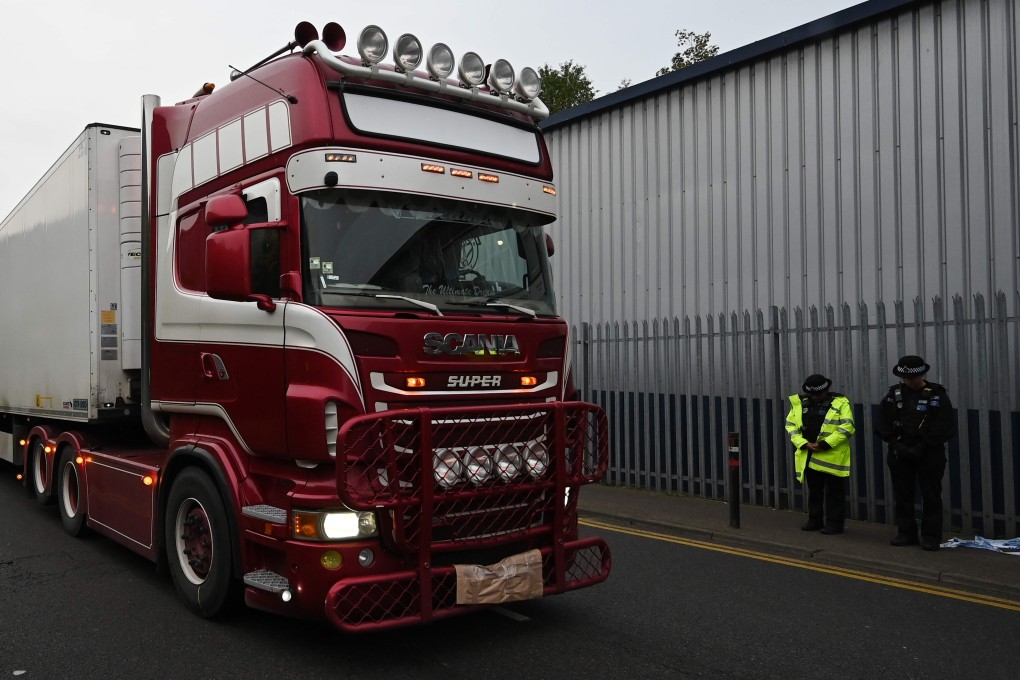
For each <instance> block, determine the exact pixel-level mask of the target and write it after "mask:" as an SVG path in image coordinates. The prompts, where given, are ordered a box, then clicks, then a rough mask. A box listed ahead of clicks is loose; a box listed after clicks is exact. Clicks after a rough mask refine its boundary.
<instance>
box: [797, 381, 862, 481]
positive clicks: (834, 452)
mask: <svg viewBox="0 0 1020 680" xmlns="http://www.w3.org/2000/svg"><path fill="white" fill-rule="evenodd" d="M804 408H805V407H804V404H803V402H802V400H801V396H800V395H799V394H793V395H790V412H789V413H788V414H787V416H786V431H787V432H789V433H790V441H792V442H793V446H794V448H795V449H796V451H795V452H794V462H795V464H796V469H797V481H798V482H801V483H803V481H804V468H805V467H810V468H811V469H812V470H818V471H820V472H827V473H829V474H830V475H836V476H837V477H849V476H850V437H852V436H853V434H854V432H855V431H856V428H854V411H853V408H851V406H850V400H849V399H847V398H846V397H844V396H843V395H842V394H836V395H833V397H832V405H831V406H830V407H829V412H828V413H826V414H825V421H824V422H823V423H822V429H821V431H820V432H819V434H818V440H817V441H818V442H825V443H826V444H828V445H829V446H830V447H831V448H830V449H829V450H827V451H814V452H812V451H808V449H807V448H805V447H807V445H808V444H809V443H810V442H808V440H807V439H805V438H804V434H803V427H804ZM809 453H810V454H811V456H810V462H809V456H808V454H809Z"/></svg>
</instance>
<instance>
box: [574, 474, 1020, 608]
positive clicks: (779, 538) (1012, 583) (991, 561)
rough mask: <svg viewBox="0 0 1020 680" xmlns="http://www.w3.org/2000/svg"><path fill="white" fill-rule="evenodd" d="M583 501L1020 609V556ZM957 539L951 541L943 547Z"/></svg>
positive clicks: (661, 525)
mask: <svg viewBox="0 0 1020 680" xmlns="http://www.w3.org/2000/svg"><path fill="white" fill-rule="evenodd" d="M578 502H579V509H580V515H581V519H582V520H584V519H590V520H596V521H602V522H604V523H607V524H614V525H617V526H622V527H625V528H636V529H645V530H650V531H659V532H662V533H668V534H670V535H675V536H680V537H685V538H690V539H694V540H698V541H703V542H707V543H715V544H719V545H722V546H731V547H741V548H745V549H750V550H756V551H760V552H767V553H770V554H779V555H783V556H786V557H793V558H797V559H800V560H804V561H808V562H817V563H818V564H820V565H828V566H836V567H843V568H848V569H854V570H859V571H866V572H869V573H874V574H879V575H882V576H885V577H893V578H901V579H905V580H910V581H920V582H923V583H928V584H937V585H940V586H942V587H945V588H951V589H961V590H969V591H977V592H980V593H983V594H986V595H991V596H995V597H1000V598H1005V599H1008V600H1011V601H1012V602H1011V603H1010V604H1014V605H1018V606H1020V555H1009V554H1005V553H1000V552H993V551H990V550H982V549H978V548H963V547H957V548H942V549H941V550H938V551H935V552H931V551H925V550H922V549H921V548H920V546H916V545H914V546H904V547H894V546H891V545H889V539H891V538H892V537H893V536H894V535H895V533H896V530H895V527H892V526H889V525H885V524H876V523H872V522H861V521H856V520H847V522H846V531H845V533H843V534H837V535H831V536H826V535H822V534H821V533H819V532H817V531H801V529H800V526H801V524H803V523H804V522H805V520H806V519H807V515H806V514H805V513H803V512H797V511H791V510H774V509H772V508H766V507H760V506H753V505H744V504H741V505H740V506H739V528H732V527H731V526H730V508H729V504H728V503H726V502H724V501H719V500H709V499H705V498H701V497H697V496H683V495H676V494H668V493H661V492H656V491H645V490H639V489H633V488H628V487H621V486H610V485H607V484H591V485H588V486H585V487H583V488H582V489H581V492H580V496H579V498H578ZM953 537H954V535H951V534H950V535H946V536H944V537H943V540H944V541H946V540H949V539H950V538H953ZM956 537H957V538H961V539H966V540H973V538H974V536H973V535H970V536H967V535H957V536H956Z"/></svg>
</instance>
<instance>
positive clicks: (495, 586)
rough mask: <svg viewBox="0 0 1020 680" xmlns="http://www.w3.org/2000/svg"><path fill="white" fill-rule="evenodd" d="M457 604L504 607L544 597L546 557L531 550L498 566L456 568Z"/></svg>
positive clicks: (465, 565)
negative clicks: (543, 562) (543, 568)
mask: <svg viewBox="0 0 1020 680" xmlns="http://www.w3.org/2000/svg"><path fill="white" fill-rule="evenodd" d="M453 566H454V568H456V570H457V604H500V603H502V602H517V601H519V600H532V599H535V598H537V597H542V587H543V583H542V553H541V551H539V550H529V551H528V552H525V553H520V554H517V555H511V556H510V557H507V558H506V559H504V560H501V561H500V562H498V563H496V564H490V565H489V566H482V565H480V564H455V565H453Z"/></svg>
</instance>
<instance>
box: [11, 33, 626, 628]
mask: <svg viewBox="0 0 1020 680" xmlns="http://www.w3.org/2000/svg"><path fill="white" fill-rule="evenodd" d="M294 37H295V40H294V41H293V42H290V43H289V44H288V45H287V46H286V47H285V48H283V49H282V50H280V51H278V52H277V53H276V54H274V55H271V56H270V57H269V58H267V59H265V60H263V61H262V62H260V63H259V64H256V65H255V66H253V67H252V68H250V69H248V70H247V71H244V72H238V71H234V72H233V73H232V74H231V82H230V83H229V84H228V85H227V86H226V87H223V88H220V89H216V90H215V91H213V90H214V88H213V87H212V86H210V85H207V86H205V87H203V89H202V90H200V91H199V93H197V94H196V95H195V96H194V97H193V98H191V99H188V100H187V101H183V102H181V103H179V104H175V105H173V106H161V105H160V101H159V99H158V98H157V97H155V96H152V95H146V96H144V97H143V98H142V125H141V129H140V130H135V129H127V128H121V127H117V126H113V125H101V124H93V125H89V126H87V127H86V128H85V130H84V132H83V133H82V134H81V136H80V137H79V138H78V139H77V140H76V141H75V142H74V143H73V144H72V145H71V146H70V148H69V149H68V150H67V151H66V152H65V153H64V154H63V155H62V156H61V157H60V159H59V160H58V161H57V162H56V163H55V164H54V165H53V166H52V168H51V169H50V170H49V172H48V173H47V174H46V175H45V176H44V177H43V178H42V179H41V180H40V181H39V182H38V183H37V184H36V186H35V187H34V188H33V189H32V191H31V192H29V194H28V195H27V196H26V197H25V198H24V199H23V200H22V201H21V202H20V203H19V204H18V206H17V207H16V208H15V210H14V212H13V213H12V214H11V215H10V216H9V217H8V218H6V219H5V220H4V221H3V223H2V224H0V291H2V294H0V315H2V318H3V319H5V321H4V323H3V324H2V325H0V458H3V459H5V460H8V461H10V462H12V463H14V464H15V465H16V466H18V465H20V466H21V470H22V473H23V479H24V483H25V485H26V487H27V489H28V490H29V492H30V494H32V495H34V496H35V498H36V499H37V500H38V501H39V502H41V503H44V504H46V503H55V504H56V506H57V508H58V512H59V515H60V518H61V520H62V522H63V525H64V527H65V528H66V530H67V532H68V533H70V534H71V535H78V534H80V533H81V532H83V531H86V530H91V531H94V532H97V533H99V534H102V535H105V536H107V537H109V538H112V539H113V540H115V541H117V542H119V543H121V544H123V545H125V546H127V547H128V548H130V549H131V550H134V551H135V552H137V553H139V554H141V555H144V556H146V557H147V558H149V559H151V560H153V561H155V562H162V561H163V560H165V563H166V565H167V566H168V569H169V571H170V573H171V575H172V578H173V581H174V583H175V586H176V588H177V590H178V592H179V594H180V596H181V597H182V599H183V600H184V602H185V603H186V604H187V605H188V606H189V607H190V608H191V609H193V610H194V611H196V612H197V613H199V614H201V615H203V616H214V615H216V614H218V613H220V612H221V611H223V610H224V609H225V608H226V607H228V606H229V605H230V604H231V603H232V602H236V601H240V600H241V598H242V597H243V600H244V601H245V602H246V603H247V604H248V605H249V606H252V607H257V608H260V609H265V610H269V611H273V612H278V613H281V614H286V615H292V616H299V617H306V618H320V619H321V618H325V619H327V620H328V621H330V622H331V623H332V624H333V625H334V626H336V627H337V628H339V629H340V630H343V631H364V630H372V629H379V628H386V627H392V626H398V625H406V624H411V623H419V622H427V621H430V620H434V619H438V618H442V617H446V616H449V615H453V614H457V613H461V612H465V611H471V610H472V609H474V608H476V607H478V606H485V605H486V604H488V603H497V602H506V601H513V600H519V599H526V598H531V597H538V596H542V595H551V594H555V593H561V592H565V591H569V590H572V589H576V588H582V587H586V586H590V585H593V584H596V583H599V582H601V581H603V580H605V579H606V577H607V576H608V574H609V571H610V553H609V549H608V547H607V545H606V543H605V542H604V541H603V540H601V539H599V538H581V537H580V536H579V532H578V518H577V498H578V490H579V488H580V487H581V486H582V485H584V484H587V483H591V482H595V481H597V480H598V479H600V477H601V476H602V474H603V472H604V470H605V466H606V460H607V450H606V448H607V432H606V428H607V424H606V418H605V415H604V413H603V412H602V411H601V410H600V409H599V408H598V407H597V406H595V405H592V404H588V403H583V402H579V401H577V400H576V390H575V388H574V385H573V382H572V379H571V364H570V340H569V337H568V329H567V326H566V324H565V323H564V321H563V319H561V318H559V317H558V316H557V315H556V309H555V304H554V294H553V288H552V279H551V275H550V269H549V260H548V256H549V254H551V251H552V241H551V240H549V238H548V236H547V235H546V234H545V231H544V225H546V224H548V223H550V222H551V221H552V220H553V219H554V217H555V206H556V198H555V196H556V190H555V188H554V185H553V183H552V179H553V173H552V168H551V164H550V159H549V154H548V151H547V149H546V146H545V143H544V141H543V139H542V135H541V133H540V132H539V130H538V128H537V126H536V121H537V120H539V119H541V118H542V117H544V116H545V115H547V113H548V112H547V110H546V108H545V107H544V105H543V104H542V102H541V100H540V99H539V98H538V95H539V88H540V83H539V79H538V76H537V74H536V73H535V71H534V70H532V69H524V70H523V71H522V72H521V73H520V77H519V78H515V73H514V70H513V67H512V66H511V65H510V64H509V63H507V62H506V61H504V60H498V61H496V62H493V63H492V64H491V65H486V64H485V63H484V61H483V60H482V59H481V58H480V57H479V56H478V55H477V54H475V53H473V52H468V53H466V54H465V55H463V57H462V58H461V59H460V60H459V62H458V61H457V60H455V59H454V56H453V54H452V53H451V51H450V50H449V48H448V47H447V46H446V45H444V44H442V43H438V44H436V45H434V46H433V47H432V48H431V49H429V50H427V51H426V50H425V49H423V47H422V45H421V43H420V42H419V41H418V40H417V38H415V37H414V36H412V35H409V34H405V35H402V36H401V37H400V38H399V39H397V40H396V41H395V43H394V45H393V48H392V51H391V50H390V46H389V40H388V39H387V37H386V35H385V33H384V32H383V31H382V30H381V29H380V28H378V27H376V26H369V27H367V28H366V29H365V30H364V31H362V32H361V34H360V36H359V38H358V45H357V47H358V56H356V57H353V56H345V55H343V54H341V53H340V52H341V50H342V49H343V47H344V44H345V43H346V35H345V32H344V30H343V29H342V28H341V27H340V26H339V25H338V24H335V23H330V24H328V25H327V26H326V27H324V29H323V33H322V37H321V38H320V37H319V32H318V31H317V30H316V29H315V28H314V27H313V26H311V25H310V24H308V23H306V22H302V23H301V24H300V25H299V26H298V27H297V29H296V30H295V36H294ZM390 56H392V63H388V61H387V59H388V58H389V57H390ZM423 57H424V59H425V62H426V63H425V68H424V69H422V68H420V63H421V62H422V60H423ZM384 62H385V63H384ZM455 67H456V69H457V74H456V76H455V75H454V73H453V71H454V69H455Z"/></svg>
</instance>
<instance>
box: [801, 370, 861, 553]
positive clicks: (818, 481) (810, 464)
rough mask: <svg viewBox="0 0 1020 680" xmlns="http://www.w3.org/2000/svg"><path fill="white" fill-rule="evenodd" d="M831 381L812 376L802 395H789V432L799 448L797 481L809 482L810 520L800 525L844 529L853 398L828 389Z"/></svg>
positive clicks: (813, 528) (824, 529) (837, 531)
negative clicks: (850, 398)
mask: <svg viewBox="0 0 1020 680" xmlns="http://www.w3.org/2000/svg"><path fill="white" fill-rule="evenodd" d="M831 386H832V381H831V380H829V379H828V378H826V377H825V376H824V375H819V374H817V373H816V374H814V375H811V376H808V378H807V380H805V381H804V384H803V385H801V390H802V391H803V392H804V395H803V396H801V395H799V394H794V395H792V396H791V397H790V412H789V414H787V416H786V431H787V432H789V433H790V441H792V442H793V446H794V449H795V451H794V462H795V464H796V469H797V481H798V482H801V483H803V482H804V481H805V480H806V481H807V492H808V493H807V497H808V520H807V522H806V523H805V524H804V525H803V526H801V529H803V530H804V531H819V530H820V531H821V532H822V533H823V534H841V533H843V523H844V521H845V520H846V489H845V486H846V484H845V483H844V480H845V479H846V478H847V477H849V476H850V437H852V436H853V434H854V431H855V429H854V413H853V408H851V406H850V400H849V399H847V398H846V397H844V396H843V395H842V394H838V393H836V392H830V391H829V387H831Z"/></svg>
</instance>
